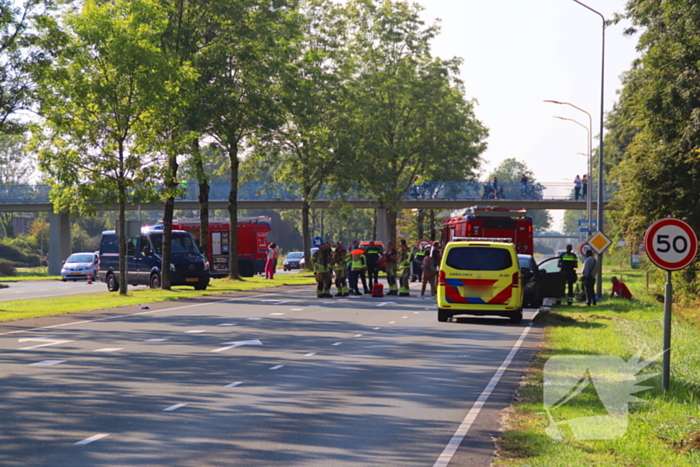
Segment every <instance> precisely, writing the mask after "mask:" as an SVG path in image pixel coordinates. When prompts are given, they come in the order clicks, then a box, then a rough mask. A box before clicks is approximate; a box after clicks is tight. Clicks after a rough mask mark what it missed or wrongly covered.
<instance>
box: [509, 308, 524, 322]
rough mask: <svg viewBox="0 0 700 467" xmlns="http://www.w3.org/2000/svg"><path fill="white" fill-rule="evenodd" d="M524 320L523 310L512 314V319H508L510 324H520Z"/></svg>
mask: <svg viewBox="0 0 700 467" xmlns="http://www.w3.org/2000/svg"><path fill="white" fill-rule="evenodd" d="M522 320H523V312H522V311H516V312H514V313H513V314H512V315H510V319H508V322H509V323H510V324H520V322H521V321H522Z"/></svg>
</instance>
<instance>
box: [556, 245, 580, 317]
mask: <svg viewBox="0 0 700 467" xmlns="http://www.w3.org/2000/svg"><path fill="white" fill-rule="evenodd" d="M577 267H578V258H577V257H576V254H574V252H573V247H572V246H571V245H566V251H565V252H564V253H562V254H561V255H559V270H560V271H561V273H562V275H563V276H564V281H565V283H566V284H568V285H569V293H568V295H567V298H566V303H568V304H569V305H571V304H573V303H574V284H575V283H576V279H577V276H576V268H577Z"/></svg>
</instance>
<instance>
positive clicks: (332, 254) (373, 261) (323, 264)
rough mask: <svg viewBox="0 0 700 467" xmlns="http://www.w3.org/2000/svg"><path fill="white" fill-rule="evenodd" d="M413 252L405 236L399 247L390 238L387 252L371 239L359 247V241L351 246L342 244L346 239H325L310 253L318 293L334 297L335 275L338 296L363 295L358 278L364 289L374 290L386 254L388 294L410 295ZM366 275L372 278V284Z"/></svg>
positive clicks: (324, 296) (322, 296)
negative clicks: (333, 283) (346, 246)
mask: <svg viewBox="0 0 700 467" xmlns="http://www.w3.org/2000/svg"><path fill="white" fill-rule="evenodd" d="M414 248H415V247H414ZM414 253H415V252H413V251H411V249H410V248H409V247H408V245H406V240H403V239H402V240H400V241H399V247H398V249H396V248H395V247H394V243H393V242H388V243H387V248H386V251H384V252H382V251H381V249H380V248H378V246H377V245H376V244H375V242H374V241H370V242H369V245H368V246H367V248H366V249H364V250H363V249H362V248H360V247H359V242H358V241H355V242H353V245H352V247H351V248H348V249H346V248H345V246H343V242H336V243H335V245H334V246H332V245H331V242H324V243H322V244H321V246H320V247H319V249H318V250H316V252H315V253H314V254H313V255H311V264H312V266H313V271H314V273H315V274H316V282H317V284H318V285H317V287H316V295H317V296H318V298H332V297H333V295H332V294H331V284H332V282H333V278H334V277H335V287H336V290H337V293H336V294H335V296H336V297H347V296H349V295H363V293H361V292H360V290H359V288H358V280H359V279H361V281H362V286H363V289H364V293H365V294H371V293H372V289H373V287H374V285H376V284H378V283H379V260H380V259H381V258H382V257H384V259H385V260H386V266H385V268H386V276H387V283H388V284H389V291H388V292H387V293H386V295H397V296H399V297H408V296H410V287H409V282H410V281H411V279H412V276H414V274H412V266H413V264H412V263H413V261H414V259H417V258H415V256H414ZM421 254H424V253H421ZM414 272H415V269H414ZM365 273H366V275H365ZM366 279H369V286H368V285H367V281H366ZM397 279H398V284H397Z"/></svg>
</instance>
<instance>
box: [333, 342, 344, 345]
mask: <svg viewBox="0 0 700 467" xmlns="http://www.w3.org/2000/svg"><path fill="white" fill-rule="evenodd" d="M340 344H342V342H336V343H335V344H333V345H340Z"/></svg>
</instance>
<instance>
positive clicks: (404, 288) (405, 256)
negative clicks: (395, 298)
mask: <svg viewBox="0 0 700 467" xmlns="http://www.w3.org/2000/svg"><path fill="white" fill-rule="evenodd" d="M399 243H400V247H399V252H398V254H397V256H396V263H397V267H398V270H399V271H401V277H400V279H399V282H400V284H401V287H399V297H408V296H410V291H411V289H410V286H409V279H410V277H411V260H412V259H413V258H412V256H413V255H412V254H411V250H409V248H408V245H406V240H404V239H401V241H400V242H399Z"/></svg>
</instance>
